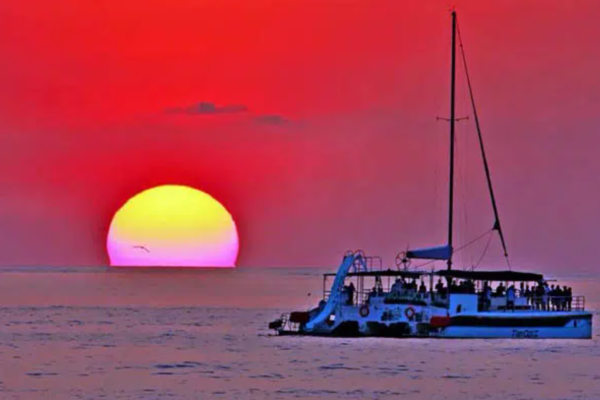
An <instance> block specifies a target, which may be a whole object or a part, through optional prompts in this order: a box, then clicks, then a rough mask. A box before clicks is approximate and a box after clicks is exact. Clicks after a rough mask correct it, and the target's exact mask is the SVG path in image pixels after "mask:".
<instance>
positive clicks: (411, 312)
mask: <svg viewBox="0 0 600 400" xmlns="http://www.w3.org/2000/svg"><path fill="white" fill-rule="evenodd" d="M404 315H406V318H408V319H409V320H410V321H412V319H413V318H414V316H415V309H414V308H412V307H406V310H404Z"/></svg>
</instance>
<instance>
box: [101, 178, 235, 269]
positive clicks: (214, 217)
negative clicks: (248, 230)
mask: <svg viewBox="0 0 600 400" xmlns="http://www.w3.org/2000/svg"><path fill="white" fill-rule="evenodd" d="M106 248H107V251H108V256H109V259H110V265H111V266H114V267H118V266H164V267H235V265H236V261H237V256H238V250H239V239H238V233H237V228H236V225H235V222H234V220H233V218H232V216H231V214H230V213H229V212H228V211H227V209H225V207H224V206H223V205H221V203H219V202H218V201H217V200H215V199H214V198H213V197H211V196H210V195H209V194H207V193H204V192H202V191H200V190H197V189H194V188H191V187H188V186H180V185H164V186H157V187H154V188H152V189H148V190H145V191H143V192H141V193H139V194H137V195H135V196H134V197H132V198H131V199H129V200H128V201H127V202H126V203H125V204H124V205H123V206H122V207H121V208H120V209H119V210H118V211H117V212H116V214H115V216H114V217H113V219H112V222H111V224H110V229H109V232H108V237H107V240H106Z"/></svg>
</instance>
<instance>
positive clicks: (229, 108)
mask: <svg viewBox="0 0 600 400" xmlns="http://www.w3.org/2000/svg"><path fill="white" fill-rule="evenodd" d="M165 112H166V113H167V114H184V115H190V116H194V115H195V116H203V115H234V114H249V115H251V118H252V120H253V121H254V122H256V123H258V124H262V125H287V124H292V123H294V121H292V120H291V119H289V118H287V117H285V116H283V115H280V114H252V113H251V111H250V108H249V107H247V106H245V105H243V104H223V105H220V104H216V103H213V102H210V101H200V102H198V103H194V104H190V105H187V106H183V107H182V106H178V107H171V108H167V109H166V110H165Z"/></svg>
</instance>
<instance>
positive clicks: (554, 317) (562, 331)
mask: <svg viewBox="0 0 600 400" xmlns="http://www.w3.org/2000/svg"><path fill="white" fill-rule="evenodd" d="M451 17H452V48H451V82H450V118H449V125H450V168H449V172H450V174H449V176H450V177H449V218H448V241H447V243H446V244H445V245H442V246H436V247H429V248H418V249H413V250H407V251H406V252H403V253H400V254H399V255H398V256H397V258H396V268H394V269H392V268H387V269H384V268H383V266H382V265H383V264H382V261H381V258H379V257H371V256H367V255H366V254H365V253H364V252H362V251H351V252H347V253H346V254H345V255H344V257H343V259H342V263H341V265H340V267H339V269H338V271H337V273H331V274H325V275H324V276H323V299H322V300H321V301H320V302H319V304H318V306H317V307H315V308H313V309H311V310H309V311H296V312H292V313H289V314H284V315H282V316H281V317H280V318H278V319H276V320H275V321H272V322H271V323H269V328H270V329H273V330H275V331H276V332H277V333H278V334H279V335H315V336H381V337H425V338H431V337H438V338H528V339H537V338H581V339H585V338H591V336H592V314H591V313H590V312H589V311H586V310H585V298H584V297H583V296H574V295H573V294H572V292H571V289H570V288H567V287H562V288H561V287H560V286H557V285H551V286H550V285H549V281H547V280H545V279H544V276H543V275H542V274H537V273H529V272H518V271H514V270H512V269H509V270H506V271H496V270H488V271H483V270H475V269H471V270H457V269H455V268H453V264H452V261H453V260H452V256H453V254H454V253H455V250H454V248H453V214H454V207H453V199H454V193H453V192H454V143H455V137H454V136H455V135H454V131H455V121H456V120H457V119H456V117H455V86H456V85H455V82H456V47H457V46H456V45H457V39H458V41H459V42H460V48H461V55H462V61H463V65H464V72H465V75H466V81H467V87H468V91H469V96H470V100H471V105H472V111H473V117H474V120H475V126H476V130H477V136H478V140H479V147H480V150H481V155H482V159H483V165H484V169H485V175H486V178H487V187H488V190H489V194H490V199H491V204H492V209H493V213H494V218H495V221H494V224H493V228H492V230H491V231H490V232H496V233H497V234H498V236H499V238H500V242H501V244H502V248H503V250H504V256H505V257H506V259H507V261H508V252H507V248H506V242H505V240H504V234H503V231H502V227H501V225H500V218H499V216H498V208H497V206H496V200H495V197H494V191H493V188H492V181H491V177H490V169H489V166H488V162H487V158H486V154H485V149H484V146H483V139H482V135H481V129H480V125H479V118H478V116H477V109H476V107H475V101H474V97H473V90H472V87H471V82H470V78H469V73H468V69H467V63H466V57H465V53H464V49H463V46H462V38H461V36H460V31H459V30H458V26H457V16H456V11H452V13H451ZM457 34H458V35H457ZM412 259H424V260H430V262H432V261H445V262H446V265H447V267H446V269H443V270H439V271H435V270H431V271H422V270H415V269H412V270H411V269H410V268H409V265H410V261H411V260H412ZM509 265H510V264H509ZM330 278H333V281H332V282H330ZM436 280H437V284H436V285H435V286H434V282H435V281H436ZM417 281H420V282H421V284H420V286H417V283H416V282H417ZM426 282H428V285H426V284H425V283H426ZM494 285H496V288H495V290H493V289H492V288H493V286H494Z"/></svg>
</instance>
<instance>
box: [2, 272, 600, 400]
mask: <svg viewBox="0 0 600 400" xmlns="http://www.w3.org/2000/svg"><path fill="white" fill-rule="evenodd" d="M322 272H324V271H323V270H318V269H297V268H296V269H292V268H281V269H260V268H246V269H238V270H210V271H208V270H207V271H172V270H171V271H165V270H159V271H152V270H109V269H104V268H86V269H84V268H54V269H51V268H4V269H0V326H1V329H0V399H3V400H4V399H398V398H406V399H521V400H525V399H544V400H546V399H594V400H595V399H600V346H599V345H600V330H599V329H598V324H600V320H599V317H600V315H599V314H598V312H597V311H596V315H595V317H594V323H595V327H594V337H593V339H592V340H529V341H527V340H439V339H438V340H424V339H378V338H362V339H333V338H310V337H275V336H271V335H270V332H269V331H268V330H267V328H266V326H267V323H268V322H269V321H270V320H272V319H274V318H276V317H278V316H279V315H280V314H281V312H283V311H288V310H289V309H306V308H308V306H309V305H312V304H314V303H316V302H317V301H318V299H319V296H320V295H321V290H322V280H321V277H320V274H321V273H322ZM561 282H565V284H570V285H572V286H573V287H574V288H575V291H576V293H578V294H584V295H586V296H587V308H588V309H592V310H600V290H599V289H600V280H598V279H593V278H590V277H587V278H577V279H570V280H568V279H567V280H566V281H564V280H563V281H561ZM308 293H311V295H310V296H309V295H308Z"/></svg>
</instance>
